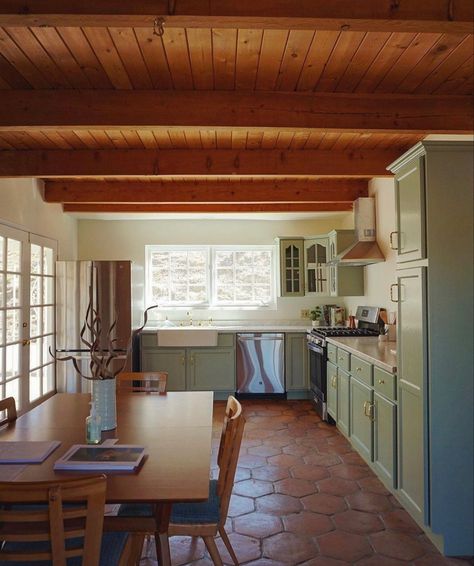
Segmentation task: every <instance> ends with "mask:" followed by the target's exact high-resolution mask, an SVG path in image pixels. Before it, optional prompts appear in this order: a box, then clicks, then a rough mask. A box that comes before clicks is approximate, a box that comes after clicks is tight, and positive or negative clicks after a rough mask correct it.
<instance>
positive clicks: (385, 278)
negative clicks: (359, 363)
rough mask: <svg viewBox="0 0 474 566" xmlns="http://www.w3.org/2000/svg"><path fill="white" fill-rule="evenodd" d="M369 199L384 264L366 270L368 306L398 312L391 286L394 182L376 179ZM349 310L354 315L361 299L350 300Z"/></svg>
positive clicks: (365, 300) (393, 270)
mask: <svg viewBox="0 0 474 566" xmlns="http://www.w3.org/2000/svg"><path fill="white" fill-rule="evenodd" d="M369 196H373V197H375V211H376V231H377V243H378V245H379V246H380V249H381V250H382V252H383V254H384V255H385V261H384V262H382V263H378V264H377V263H376V264H374V265H367V266H366V267H365V268H364V270H365V273H364V275H365V297H363V301H364V303H365V304H366V305H368V306H374V307H383V308H386V309H387V311H395V310H396V305H395V303H392V302H391V301H390V285H391V284H392V283H395V281H396V279H395V271H396V262H397V260H396V252H395V251H394V250H392V249H391V248H390V232H393V231H394V230H396V217H395V184H394V181H393V179H388V178H387V179H386V178H376V179H372V180H371V181H370V183H369ZM345 303H346V308H347V309H348V310H349V311H352V314H355V310H356V308H357V306H358V305H360V304H361V297H347V298H346V300H345Z"/></svg>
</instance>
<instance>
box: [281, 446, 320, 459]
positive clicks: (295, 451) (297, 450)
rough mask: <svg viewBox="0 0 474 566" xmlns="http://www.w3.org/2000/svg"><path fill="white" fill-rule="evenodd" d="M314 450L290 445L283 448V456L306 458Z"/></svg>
mask: <svg viewBox="0 0 474 566" xmlns="http://www.w3.org/2000/svg"><path fill="white" fill-rule="evenodd" d="M313 451H314V448H310V447H309V446H302V445H298V444H290V445H289V446H284V447H283V454H291V455H292V456H299V457H301V456H308V455H309V454H312V453H313Z"/></svg>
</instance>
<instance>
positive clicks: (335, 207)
mask: <svg viewBox="0 0 474 566" xmlns="http://www.w3.org/2000/svg"><path fill="white" fill-rule="evenodd" d="M63 210H64V212H107V213H131V212H147V213H151V212H157V213H158V212H167V213H173V212H180V213H181V212H192V213H212V212H219V213H226V212H348V211H351V210H352V203H351V202H310V203H307V202H297V203H294V202H290V203H250V204H242V203H219V204H215V203H214V204H209V203H207V204H198V203H173V204H134V203H128V204H110V203H106V204H100V203H99V204H84V203H74V204H69V203H66V204H63Z"/></svg>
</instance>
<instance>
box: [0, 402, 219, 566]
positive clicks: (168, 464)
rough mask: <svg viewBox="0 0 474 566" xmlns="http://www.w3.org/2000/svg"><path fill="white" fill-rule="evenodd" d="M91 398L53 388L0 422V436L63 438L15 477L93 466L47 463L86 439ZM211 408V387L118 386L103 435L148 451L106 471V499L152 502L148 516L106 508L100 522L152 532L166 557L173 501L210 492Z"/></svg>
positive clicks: (165, 560) (50, 475) (165, 559)
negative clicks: (111, 421)
mask: <svg viewBox="0 0 474 566" xmlns="http://www.w3.org/2000/svg"><path fill="white" fill-rule="evenodd" d="M89 402H90V395H89V394H82V393H58V394H56V395H53V396H52V397H51V398H50V399H48V400H46V401H45V402H44V403H41V404H40V405H38V406H37V407H35V408H34V409H32V410H31V411H29V412H28V413H25V414H24V415H22V416H21V417H19V418H18V419H17V420H16V421H15V422H13V423H11V424H9V425H7V426H6V427H4V428H2V429H1V430H0V440H22V441H25V440H59V441H61V445H60V446H59V447H58V448H57V449H56V450H55V451H54V452H53V453H52V454H51V455H50V456H49V457H48V458H47V459H46V460H45V461H44V462H43V463H41V464H29V465H25V466H23V465H22V466H20V467H19V468H18V473H17V475H16V476H15V478H14V481H40V480H51V479H54V478H59V477H61V478H64V477H65V476H68V477H71V476H77V475H81V474H84V473H88V474H90V473H91V472H78V471H74V472H73V471H68V472H58V471H55V470H54V469H53V466H54V463H55V461H56V460H57V459H58V458H59V457H60V456H61V455H62V454H64V453H65V452H66V451H67V450H68V449H69V448H70V447H71V445H72V444H84V443H85V419H86V417H87V415H88V414H89ZM212 410H213V393H212V392H207V391H189V392H169V393H167V394H166V395H158V394H146V393H127V394H120V395H117V428H116V429H114V430H112V431H109V432H107V433H102V436H103V439H104V438H118V442H119V443H120V444H138V445H142V446H144V447H145V453H146V457H145V459H144V461H143V464H142V465H141V466H140V467H139V469H138V470H136V471H135V472H131V473H127V472H105V473H106V475H107V493H106V502H107V503H121V504H125V503H131V504H138V505H140V504H147V503H150V504H152V505H153V506H154V515H153V516H151V517H148V518H146V517H121V516H106V517H105V521H104V529H105V530H113V531H117V530H125V531H129V532H134V531H135V532H154V533H155V539H156V547H157V557H158V561H159V564H160V565H164V566H168V565H170V564H171V559H170V550H169V542H168V534H167V531H168V525H169V518H170V512H171V506H172V504H173V503H177V502H192V501H204V500H206V499H207V498H208V495H209V475H210V461H211V440H212ZM0 467H1V465H0ZM0 474H1V469H0Z"/></svg>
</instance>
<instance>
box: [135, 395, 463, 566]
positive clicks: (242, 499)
mask: <svg viewBox="0 0 474 566" xmlns="http://www.w3.org/2000/svg"><path fill="white" fill-rule="evenodd" d="M242 405H243V407H244V412H245V417H246V420H247V424H246V428H245V434H244V440H243V443H242V448H241V451H240V457H239V468H238V472H237V476H236V481H235V485H234V491H233V495H232V500H231V505H230V510H229V517H228V520H227V532H228V534H229V536H230V539H231V541H232V544H233V546H234V549H235V552H236V554H237V557H238V558H239V561H240V563H241V564H246V565H248V566H288V565H293V566H296V565H302V566H345V565H348V564H357V565H358V566H397V565H404V566H407V565H411V566H442V565H452V566H454V565H459V566H467V565H468V564H473V562H472V560H467V559H465V560H461V559H454V558H450V559H447V558H444V557H443V556H441V554H439V552H438V551H437V550H436V548H435V547H434V546H433V545H432V544H431V542H430V541H429V540H428V538H427V537H426V536H425V535H424V534H423V532H422V531H421V530H420V528H419V527H418V526H417V525H416V523H415V522H414V521H413V520H412V519H411V518H410V516H409V515H408V513H407V512H406V511H405V510H404V509H403V508H402V507H401V505H400V504H399V503H398V501H397V500H396V499H395V498H394V497H393V496H392V495H391V494H390V493H389V492H388V491H387V490H386V489H385V488H384V486H383V485H382V483H380V481H379V480H378V479H377V478H376V477H375V475H374V474H373V473H372V471H371V470H370V468H369V467H368V466H367V465H366V464H365V463H364V461H363V460H362V459H361V458H360V457H359V455H358V454H357V453H356V452H355V451H354V450H352V448H351V445H350V444H349V442H348V441H347V440H346V439H345V438H344V437H343V436H342V435H341V434H340V433H339V432H338V431H337V429H336V428H335V427H334V426H330V425H328V424H326V423H324V422H323V421H321V420H320V419H319V417H317V415H316V414H315V413H314V411H313V409H312V407H311V404H310V403H309V402H307V401H273V400H272V401H270V400H259V401H249V400H244V401H242ZM224 406H225V404H224V403H223V402H216V403H215V410H214V441H213V443H214V444H213V446H214V449H213V457H214V461H215V457H216V453H217V446H218V442H219V436H220V427H221V423H222V418H223V413H224ZM213 472H214V474H215V472H216V470H215V468H214V467H213ZM170 544H171V555H172V562H173V565H176V566H184V565H193V566H211V565H212V561H211V560H210V559H209V556H208V554H207V552H206V549H205V546H204V544H203V542H202V540H201V539H194V540H193V539H191V538H185V537H172V538H171V539H170ZM217 544H218V547H219V549H220V552H221V555H222V557H223V560H224V563H225V564H226V565H228V564H231V561H230V557H229V555H228V553H227V552H226V551H225V547H224V546H223V544H222V542H221V540H220V539H217ZM141 564H143V566H152V565H153V564H156V561H155V560H153V559H152V558H148V559H147V558H145V559H142V561H141Z"/></svg>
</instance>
